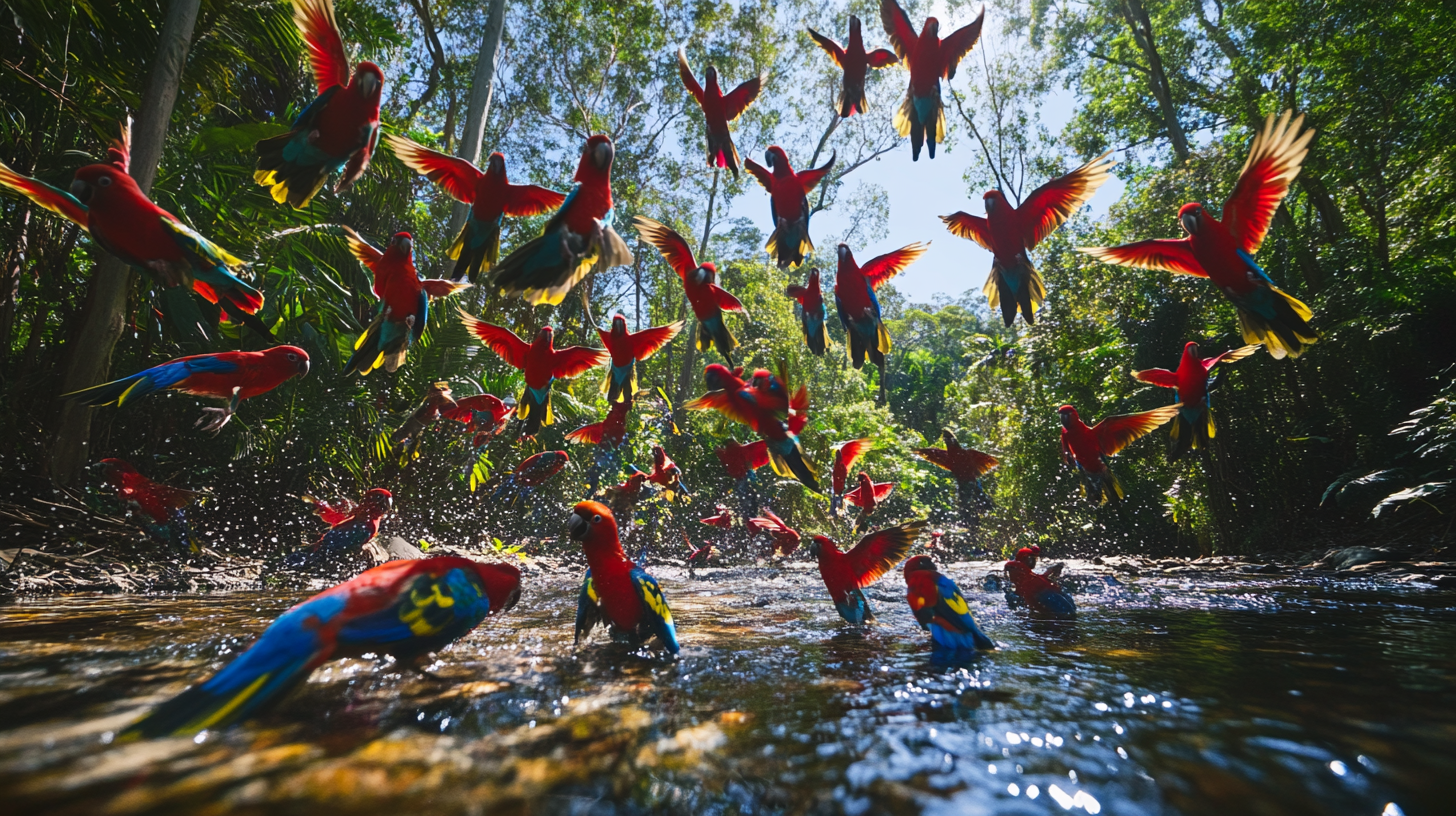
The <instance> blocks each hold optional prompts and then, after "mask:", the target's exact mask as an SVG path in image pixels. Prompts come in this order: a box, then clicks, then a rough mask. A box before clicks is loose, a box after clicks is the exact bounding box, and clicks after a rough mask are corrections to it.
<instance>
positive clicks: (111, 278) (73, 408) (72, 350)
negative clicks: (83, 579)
mask: <svg viewBox="0 0 1456 816" xmlns="http://www.w3.org/2000/svg"><path fill="white" fill-rule="evenodd" d="M200 5H201V0H172V4H171V5H170V6H169V7H168V9H167V17H166V20H165V21H164V22H163V24H162V36H161V39H160V41H159V42H158V44H157V56H156V59H155V61H154V62H153V63H152V72H151V76H150V77H148V79H147V89H146V93H145V94H143V95H142V107H141V110H140V111H139V112H138V119H137V122H136V123H135V126H134V127H133V129H132V138H131V142H132V152H131V170H130V172H131V177H132V178H133V179H135V180H136V183H137V186H138V187H140V188H141V190H142V192H143V193H147V192H149V191H150V190H151V188H152V182H153V181H154V180H156V177H157V165H158V163H159V162H160V161H161V159H162V147H163V145H164V144H165V142H166V139H167V125H168V124H169V123H170V122H171V119H172V106H173V104H174V103H175V102H176V101H177V88H178V85H179V83H180V81H181V78H182V68H183V66H184V65H185V64H186V63H187V50H188V48H189V46H190V45H191V42H192V28H193V26H195V25H196V24H197V10H198V7H199V6H200ZM130 281H131V270H130V269H128V268H127V266H126V265H125V264H123V263H122V262H121V261H120V260H118V259H117V258H113V257H110V256H108V257H107V258H105V259H104V260H102V261H101V263H98V264H97V265H96V268H95V269H94V270H93V271H92V273H91V285H90V287H89V288H88V289H87V293H86V305H85V306H84V307H83V308H82V310H81V330H80V331H79V332H77V334H76V337H75V339H74V340H72V342H71V344H70V346H69V348H68V349H67V355H66V356H67V359H66V372H65V377H64V379H63V380H62V383H63V384H62V388H61V392H62V393H67V392H70V391H79V390H80V389H82V388H90V387H91V386H93V385H97V384H99V383H102V382H104V381H105V380H106V375H107V372H108V371H109V370H110V368H111V352H112V350H113V349H114V348H115V347H116V341H117V340H119V339H120V338H121V331H122V328H123V325H124V324H123V318H124V314H123V313H124V311H125V309H126V295H127V290H128V289H129V288H130V287H129V284H130ZM91 410H92V409H90V408H88V407H86V406H83V405H78V404H77V403H75V402H73V401H71V400H62V401H61V404H60V417H59V420H58V421H57V422H56V438H55V441H54V443H53V444H52V446H51V460H50V475H51V478H52V479H53V480H54V481H55V482H56V483H57V484H62V485H66V484H70V483H72V482H74V481H75V479H76V476H77V474H79V473H80V472H81V468H82V467H84V466H85V464H86V460H87V459H88V458H89V447H90V438H91Z"/></svg>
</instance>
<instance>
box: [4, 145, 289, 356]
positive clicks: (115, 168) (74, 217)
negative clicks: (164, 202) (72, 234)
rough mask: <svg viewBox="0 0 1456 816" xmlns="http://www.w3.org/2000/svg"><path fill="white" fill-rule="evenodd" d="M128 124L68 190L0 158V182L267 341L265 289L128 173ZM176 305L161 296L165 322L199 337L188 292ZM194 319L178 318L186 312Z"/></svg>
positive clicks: (169, 287) (201, 332)
mask: <svg viewBox="0 0 1456 816" xmlns="http://www.w3.org/2000/svg"><path fill="white" fill-rule="evenodd" d="M130 131H131V128H130V126H129V125H126V126H123V127H122V130H121V138H120V139H118V140H116V141H113V142H112V145H111V147H110V148H108V150H107V153H108V156H109V158H108V160H107V162H106V163H103V164H89V165H86V166H85V167H82V168H80V169H79V170H77V171H76V175H75V177H74V178H73V179H72V180H71V189H70V192H66V191H64V190H61V189H58V188H56V187H52V186H50V185H49V184H46V183H45V182H43V181H40V180H38V179H33V178H30V177H28V176H22V175H20V174H19V173H17V172H15V171H14V170H12V169H10V168H9V167H7V166H5V165H4V164H0V188H4V189H8V190H11V191H13V192H15V193H17V194H19V195H21V196H23V197H25V198H28V199H30V200H31V201H32V202H34V203H35V204H36V205H38V206H40V207H42V208H44V209H47V210H50V211H51V212H53V213H55V214H56V215H59V216H61V217H62V218H65V219H66V220H68V221H70V222H72V223H74V224H76V226H78V227H80V228H81V229H83V230H85V231H86V232H87V233H89V234H90V235H91V240H92V241H94V242H95V243H96V245H97V246H99V247H101V248H102V249H103V250H105V251H106V252H107V253H108V254H110V255H112V256H114V257H116V258H117V259H119V260H121V261H122V262H123V263H125V264H127V265H128V266H132V267H135V268H136V269H139V270H142V271H143V272H146V273H147V274H148V275H150V276H151V277H152V278H153V279H154V280H156V281H157V283H159V284H160V285H161V286H162V288H163V290H164V295H163V296H164V298H167V296H166V294H165V293H166V292H170V291H172V290H176V289H179V288H180V289H182V290H183V291H185V290H187V289H191V290H192V291H193V292H195V293H196V294H197V295H198V296H199V297H201V298H202V299H204V300H206V301H207V302H209V303H213V304H216V305H217V306H218V307H219V308H220V309H222V311H223V312H224V313H225V314H226V315H227V316H228V319H230V320H232V321H234V322H237V323H242V324H244V325H246V326H247V327H248V328H250V329H252V330H253V331H255V332H257V333H258V334H259V335H260V336H261V337H264V338H266V339H267V340H268V341H269V342H272V341H273V333H272V332H271V331H269V329H268V326H267V325H265V324H264V323H263V321H262V320H260V319H259V318H258V317H257V313H258V310H259V309H262V308H263V294H262V293H261V292H259V291H258V290H257V289H254V288H253V287H252V286H250V285H249V284H247V283H245V282H244V281H243V280H241V279H240V278H238V276H237V273H239V272H242V271H243V270H245V269H246V268H247V264H246V263H244V262H243V261H242V260H241V259H240V258H238V257H237V256H235V255H233V254H232V253H230V252H228V251H227V250H225V249H223V248H222V247H220V246H218V245H217V244H214V243H213V242H211V241H209V240H207V239H206V238H204V237H202V235H201V234H200V233H198V232H197V231H196V230H194V229H192V228H191V227H189V226H187V225H186V224H184V223H182V221H181V220H180V219H178V218H177V216H175V215H173V214H171V213H169V212H167V211H166V210H164V209H162V208H161V207H158V206H157V205H156V204H154V203H152V200H151V199H150V198H148V197H147V195H146V194H145V193H143V192H142V191H141V188H140V187H138V186H137V183H136V181H134V180H133V179H132V177H131V176H130V175H129V174H128V172H127V171H128V168H129V167H130V165H131V133H130ZM185 300H186V301H187V302H186V304H185V305H183V306H182V308H180V309H179V308H173V306H172V304H176V303H177V301H176V300H175V299H174V298H167V299H166V301H165V302H166V303H167V304H168V308H166V309H164V311H166V312H168V315H167V317H168V320H169V321H171V323H172V325H173V326H175V327H176V328H177V330H178V331H179V332H181V333H182V334H183V335H185V336H186V337H188V338H192V339H205V338H206V337H207V331H206V330H205V329H204V328H203V327H202V325H201V324H199V323H197V322H196V319H197V318H200V317H201V316H200V315H197V314H196V308H195V304H193V303H192V302H191V299H190V298H185ZM189 312H190V313H191V314H192V315H194V317H191V318H189V317H184V315H186V314H187V313H189Z"/></svg>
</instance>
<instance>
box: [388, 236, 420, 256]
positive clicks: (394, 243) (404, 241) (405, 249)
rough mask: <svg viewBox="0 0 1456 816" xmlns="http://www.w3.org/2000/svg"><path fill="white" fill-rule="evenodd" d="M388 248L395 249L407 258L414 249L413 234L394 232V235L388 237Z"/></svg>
mask: <svg viewBox="0 0 1456 816" xmlns="http://www.w3.org/2000/svg"><path fill="white" fill-rule="evenodd" d="M389 248H390V249H393V250H397V251H398V252H399V253H400V254H401V255H404V256H405V257H406V258H408V257H410V256H411V255H412V254H414V251H415V239H414V236H412V235H410V234H409V233H408V232H396V233H395V234H394V237H393V238H390V239H389Z"/></svg>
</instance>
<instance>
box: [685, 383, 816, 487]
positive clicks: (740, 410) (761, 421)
mask: <svg viewBox="0 0 1456 816" xmlns="http://www.w3.org/2000/svg"><path fill="white" fill-rule="evenodd" d="M764 373H765V374H766V373H767V372H764ZM703 378H704V380H706V382H707V385H708V393H706V394H704V395H703V396H701V397H698V398H697V399H695V400H692V401H691V402H688V403H687V404H686V405H684V406H683V407H685V408H687V409H689V410H693V411H708V410H712V411H717V412H719V413H721V414H722V415H723V416H725V417H727V418H729V419H731V420H733V421H734V422H738V423H740V424H743V425H747V426H748V427H749V428H752V429H753V430H754V431H755V432H756V433H757V434H758V435H759V436H760V437H761V438H762V439H763V440H764V442H765V443H766V444H765V447H766V448H767V449H768V455H769V464H770V465H771V466H772V467H773V469H774V472H775V473H777V474H779V475H780V476H782V477H784V478H785V479H788V478H794V479H798V480H799V481H800V482H801V483H803V484H804V486H805V487H808V488H809V489H810V490H815V491H817V490H818V489H819V481H818V475H817V474H816V473H815V471H814V466H813V465H812V464H810V463H809V461H808V460H807V459H805V458H804V449H803V446H802V445H801V444H800V443H799V432H800V431H802V430H803V429H804V426H805V425H806V424H807V423H808V421H809V417H808V408H809V392H808V390H807V389H805V388H803V387H800V388H799V390H798V391H797V392H795V394H794V395H793V398H792V399H791V400H789V401H788V403H787V404H784V403H783V400H782V399H780V398H779V397H778V396H777V395H776V394H773V393H768V392H766V391H765V390H763V389H760V388H757V387H755V386H752V385H749V384H748V383H747V382H745V381H744V380H743V379H742V378H741V377H740V376H738V374H736V373H734V372H732V371H729V370H728V368H727V367H725V366H722V365H719V364H718V363H713V364H711V365H709V366H708V367H706V368H705V369H704V370H703ZM768 379H770V380H772V379H774V378H773V377H772V376H771V375H770V376H769V377H768ZM776 390H780V391H787V388H786V387H784V386H783V385H782V383H779V387H778V389H776Z"/></svg>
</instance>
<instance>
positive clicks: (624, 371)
mask: <svg viewBox="0 0 1456 816" xmlns="http://www.w3.org/2000/svg"><path fill="white" fill-rule="evenodd" d="M682 327H683V321H681V320H679V321H677V322H676V323H669V324H668V325H666V326H653V327H652V328H649V329H643V330H642V331H639V332H631V331H627V317H626V315H622V314H616V315H613V316H612V328H611V329H609V330H607V331H602V330H601V329H597V334H599V335H601V337H602V345H604V346H606V347H607V352H608V353H609V354H611V355H612V364H611V366H610V367H608V369H607V379H606V380H604V381H603V382H602V393H604V394H606V395H607V402H611V403H617V402H622V401H623V400H626V401H627V402H631V401H632V396H633V395H634V394H636V393H637V364H638V363H639V362H642V361H643V360H646V359H647V358H648V357H651V356H652V355H654V354H656V353H657V352H658V351H660V350H661V349H662V347H663V346H665V345H667V344H668V342H669V341H671V340H672V338H674V337H676V336H677V333H678V332H680V331H682Z"/></svg>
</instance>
